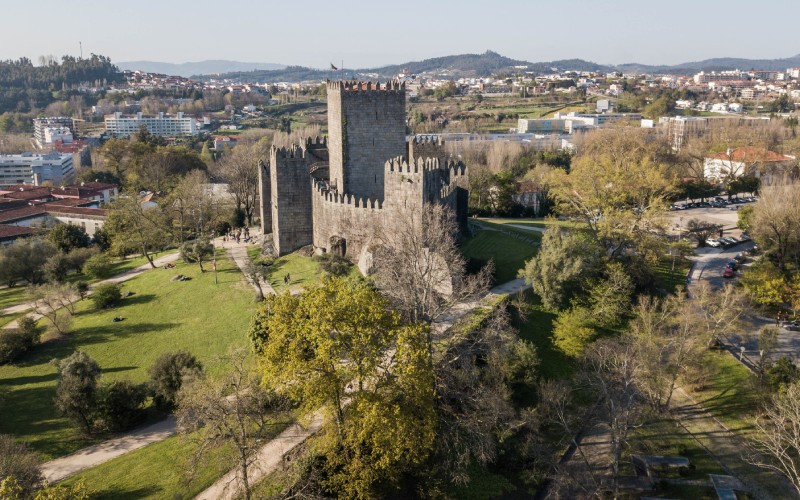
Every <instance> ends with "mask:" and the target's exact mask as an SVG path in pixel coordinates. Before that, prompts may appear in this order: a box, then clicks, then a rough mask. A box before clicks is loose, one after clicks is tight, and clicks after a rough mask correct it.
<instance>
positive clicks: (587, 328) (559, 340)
mask: <svg viewBox="0 0 800 500" xmlns="http://www.w3.org/2000/svg"><path fill="white" fill-rule="evenodd" d="M595 335H596V331H595V329H594V319H593V317H592V311H591V309H589V308H587V307H573V308H571V309H566V310H564V311H561V312H560V313H559V315H558V317H557V318H556V320H555V322H554V323H553V343H554V344H555V345H556V347H557V348H558V349H559V350H560V351H561V352H563V353H564V354H566V355H567V356H570V357H578V356H580V355H581V354H583V350H584V349H585V347H586V345H587V344H589V342H591V341H592V340H593V339H594V337H595Z"/></svg>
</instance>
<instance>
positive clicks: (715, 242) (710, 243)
mask: <svg viewBox="0 0 800 500" xmlns="http://www.w3.org/2000/svg"><path fill="white" fill-rule="evenodd" d="M706 245H708V246H710V247H712V248H717V247H718V246H719V245H720V242H719V240H717V239H713V238H712V239H710V240H706Z"/></svg>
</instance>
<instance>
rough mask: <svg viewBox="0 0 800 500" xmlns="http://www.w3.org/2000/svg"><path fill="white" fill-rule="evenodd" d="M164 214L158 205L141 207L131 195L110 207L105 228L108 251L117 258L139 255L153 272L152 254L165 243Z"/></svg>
mask: <svg viewBox="0 0 800 500" xmlns="http://www.w3.org/2000/svg"><path fill="white" fill-rule="evenodd" d="M166 225H167V222H166V218H165V217H164V213H163V212H162V211H161V209H160V208H159V207H158V206H143V205H142V203H141V202H140V200H139V199H138V198H137V197H135V196H133V197H127V198H121V199H119V200H117V201H116V202H115V203H114V204H113V205H112V207H111V209H110V213H109V215H108V218H107V219H106V224H105V228H106V230H107V231H108V234H109V236H110V237H111V251H112V252H113V253H114V254H116V255H127V254H128V253H131V252H139V253H141V255H142V256H143V257H145V258H146V259H147V262H149V263H150V266H151V267H152V268H153V269H155V267H156V266H155V264H154V263H153V256H152V255H151V253H152V252H154V251H156V250H159V249H161V248H163V247H164V246H165V245H166V244H167V242H168V241H169V240H168V235H167V233H166V231H165V229H164V228H165V227H166Z"/></svg>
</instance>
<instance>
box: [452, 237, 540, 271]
mask: <svg viewBox="0 0 800 500" xmlns="http://www.w3.org/2000/svg"><path fill="white" fill-rule="evenodd" d="M534 237H535V235H534ZM461 251H462V252H463V253H464V255H465V256H466V257H467V258H469V259H474V260H475V261H477V262H479V263H480V264H482V265H483V264H486V263H488V262H489V260H494V266H495V277H496V279H497V283H505V282H506V281H510V280H513V279H514V278H516V277H517V272H518V271H519V270H520V269H522V268H523V267H524V266H525V261H527V260H529V259H530V258H531V257H533V255H534V254H535V253H536V247H535V246H533V245H530V244H529V243H526V242H524V241H521V240H518V239H516V238H514V237H512V236H509V235H506V234H503V233H500V232H498V231H490V230H486V231H479V232H478V233H477V234H475V235H474V236H472V237H471V238H470V239H468V240H467V241H466V242H465V243H464V244H463V245H462V247H461Z"/></svg>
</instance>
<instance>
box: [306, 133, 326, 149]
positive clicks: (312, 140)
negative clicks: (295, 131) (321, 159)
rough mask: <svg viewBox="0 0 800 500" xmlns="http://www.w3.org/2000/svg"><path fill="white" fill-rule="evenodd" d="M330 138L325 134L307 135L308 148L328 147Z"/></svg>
mask: <svg viewBox="0 0 800 500" xmlns="http://www.w3.org/2000/svg"><path fill="white" fill-rule="evenodd" d="M327 147H328V138H327V137H325V136H319V135H318V136H316V137H306V148H307V149H311V148H327Z"/></svg>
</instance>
